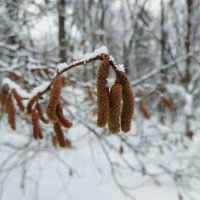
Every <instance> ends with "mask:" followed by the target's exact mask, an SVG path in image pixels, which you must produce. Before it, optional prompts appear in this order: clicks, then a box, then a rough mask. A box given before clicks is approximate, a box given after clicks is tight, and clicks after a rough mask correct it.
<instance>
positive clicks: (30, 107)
mask: <svg viewBox="0 0 200 200" xmlns="http://www.w3.org/2000/svg"><path fill="white" fill-rule="evenodd" d="M38 98H39V95H38V94H36V95H34V96H33V97H31V99H30V100H29V102H28V104H27V107H26V111H27V113H28V114H31V112H32V107H33V104H34V103H35V102H36V101H37V100H38Z"/></svg>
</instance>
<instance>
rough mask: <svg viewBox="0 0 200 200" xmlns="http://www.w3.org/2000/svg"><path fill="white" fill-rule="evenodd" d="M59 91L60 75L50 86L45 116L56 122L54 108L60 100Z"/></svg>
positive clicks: (60, 85)
mask: <svg viewBox="0 0 200 200" xmlns="http://www.w3.org/2000/svg"><path fill="white" fill-rule="evenodd" d="M61 89H62V76H61V75H60V74H58V75H56V77H55V78H54V80H53V82H52V86H51V94H50V97H49V103H48V106H47V116H48V118H49V119H50V120H51V121H53V122H56V121H57V118H56V107H57V104H58V101H59V100H60V95H61Z"/></svg>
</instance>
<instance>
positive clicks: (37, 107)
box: [35, 103, 49, 124]
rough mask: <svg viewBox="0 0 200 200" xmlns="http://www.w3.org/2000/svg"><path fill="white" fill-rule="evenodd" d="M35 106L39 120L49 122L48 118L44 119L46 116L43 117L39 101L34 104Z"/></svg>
mask: <svg viewBox="0 0 200 200" xmlns="http://www.w3.org/2000/svg"><path fill="white" fill-rule="evenodd" d="M35 108H36V110H37V111H38V114H39V118H40V120H41V121H42V122H43V123H44V124H48V123H49V120H48V119H46V118H45V117H44V115H43V111H42V108H41V106H40V104H39V103H37V104H36V106H35Z"/></svg>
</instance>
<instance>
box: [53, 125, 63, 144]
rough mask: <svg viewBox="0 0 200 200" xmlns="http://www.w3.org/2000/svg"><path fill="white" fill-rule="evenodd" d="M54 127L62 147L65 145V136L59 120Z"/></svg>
mask: <svg viewBox="0 0 200 200" xmlns="http://www.w3.org/2000/svg"><path fill="white" fill-rule="evenodd" d="M53 128H54V132H55V134H56V138H57V140H58V143H59V145H60V147H65V136H64V133H63V130H62V128H61V125H60V123H58V122H56V123H54V124H53Z"/></svg>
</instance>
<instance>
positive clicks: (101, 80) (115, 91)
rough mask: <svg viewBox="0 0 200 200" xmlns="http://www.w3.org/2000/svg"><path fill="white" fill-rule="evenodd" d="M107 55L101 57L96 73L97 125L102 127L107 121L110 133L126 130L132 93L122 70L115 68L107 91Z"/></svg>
mask: <svg viewBox="0 0 200 200" xmlns="http://www.w3.org/2000/svg"><path fill="white" fill-rule="evenodd" d="M109 68H110V61H109V57H107V56H105V57H103V60H102V63H101V65H100V66H99V69H98V75H97V105H98V117H97V125H98V126H99V127H104V126H106V124H107V123H108V129H109V131H110V132H111V133H113V134H116V133H119V132H120V129H121V130H122V131H123V132H128V131H130V129H131V121H132V118H133V114H134V95H133V92H132V89H131V85H130V82H129V80H128V78H127V76H126V74H125V73H124V72H123V71H119V70H118V69H116V70H115V72H116V81H115V83H114V85H113V86H112V87H111V89H110V91H109V87H108V82H107V78H108V75H109Z"/></svg>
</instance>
